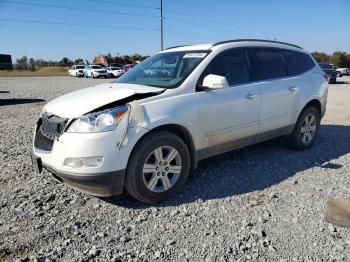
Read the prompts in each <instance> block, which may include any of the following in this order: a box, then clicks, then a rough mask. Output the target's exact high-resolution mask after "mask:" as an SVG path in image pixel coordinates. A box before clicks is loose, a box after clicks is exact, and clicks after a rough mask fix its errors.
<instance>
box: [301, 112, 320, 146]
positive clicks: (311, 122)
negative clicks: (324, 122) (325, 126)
mask: <svg viewBox="0 0 350 262" xmlns="http://www.w3.org/2000/svg"><path fill="white" fill-rule="evenodd" d="M316 129H317V122H316V117H315V116H314V115H313V114H308V115H307V116H306V117H305V119H304V122H303V125H302V126H301V130H300V136H301V141H302V142H303V143H304V144H309V143H311V141H312V139H313V138H314V136H315V133H316Z"/></svg>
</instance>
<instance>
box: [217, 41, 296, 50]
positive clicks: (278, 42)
mask: <svg viewBox="0 0 350 262" xmlns="http://www.w3.org/2000/svg"><path fill="white" fill-rule="evenodd" d="M235 42H264V43H275V44H283V45H289V46H293V47H296V48H300V49H303V48H302V47H300V46H297V45H293V44H289V43H285V42H280V41H273V40H262V39H234V40H226V41H221V42H217V43H215V44H213V45H212V46H217V45H222V44H227V43H235Z"/></svg>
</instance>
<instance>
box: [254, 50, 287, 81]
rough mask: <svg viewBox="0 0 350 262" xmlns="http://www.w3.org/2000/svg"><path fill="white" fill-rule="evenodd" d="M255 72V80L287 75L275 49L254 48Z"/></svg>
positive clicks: (279, 55) (280, 57)
mask: <svg viewBox="0 0 350 262" xmlns="http://www.w3.org/2000/svg"><path fill="white" fill-rule="evenodd" d="M254 53H255V63H254V64H255V74H256V78H257V80H264V79H272V78H280V77H284V76H286V75H287V73H286V68H285V65H284V62H283V59H282V56H281V54H280V53H279V51H278V50H276V49H256V50H255V51H254Z"/></svg>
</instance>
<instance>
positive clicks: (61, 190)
mask: <svg viewBox="0 0 350 262" xmlns="http://www.w3.org/2000/svg"><path fill="white" fill-rule="evenodd" d="M339 80H341V81H349V80H350V77H342V78H340V79H339ZM106 81H110V80H103V79H98V80H87V79H76V78H69V77H50V78H45V77H38V78H36V77H32V78H0V104H2V106H0V134H1V140H0V236H1V237H0V261H12V260H19V261H29V260H32V261H89V260H95V261H154V260H160V261H165V260H173V261H246V260H253V261H267V260H268V261H333V260H335V261H341V260H343V261H350V260H349V258H350V230H349V229H347V228H340V227H337V226H333V225H331V224H328V223H327V222H325V220H324V204H325V202H326V201H327V199H328V198H329V197H331V196H343V197H345V198H349V193H350V181H349V171H350V162H349V160H350V153H349V152H350V102H349V99H350V85H349V84H337V85H331V87H330V90H329V100H328V101H329V102H328V110H327V113H326V116H325V118H324V119H323V122H322V126H321V130H320V133H319V137H318V140H317V142H316V145H315V146H314V147H313V148H312V149H310V150H308V151H305V152H297V151H293V150H290V149H287V148H285V147H284V146H283V140H282V139H276V140H273V141H270V142H265V143H262V144H259V145H255V146H251V147H248V148H245V149H241V150H237V151H234V152H231V153H227V154H224V155H221V156H217V157H214V158H211V159H208V160H204V161H202V162H201V163H200V164H199V168H198V170H197V171H196V172H195V174H194V175H192V176H191V177H190V178H189V180H188V182H187V184H186V185H185V187H184V188H183V190H182V191H181V193H180V194H179V195H178V196H177V198H174V199H171V200H169V201H167V202H165V203H162V204H160V205H156V206H148V205H143V204H140V203H138V202H135V201H133V200H132V199H130V198H129V197H128V196H125V195H123V196H118V197H114V198H110V199H104V200H103V199H99V198H96V197H92V196H89V195H86V194H83V193H79V192H76V191H74V190H71V189H69V188H68V187H66V186H65V185H62V184H59V183H57V182H55V181H53V180H52V179H51V177H50V176H49V174H48V173H47V172H44V173H42V174H40V175H39V174H34V173H33V172H32V171H31V161H30V153H29V152H30V144H31V137H32V127H33V125H34V123H35V121H36V120H37V117H38V114H39V112H40V110H41V108H42V107H43V105H44V104H45V102H38V100H33V99H45V100H47V101H48V100H51V99H53V98H55V97H57V96H59V95H62V94H64V93H66V92H69V91H72V90H76V89H79V88H82V87H85V86H87V85H89V84H91V83H102V82H106ZM4 91H8V92H9V93H7V92H4ZM12 98H14V99H12ZM35 101H36V102H38V103H29V102H35ZM16 103H23V104H16ZM4 104H8V105H4ZM9 104H10V105H9Z"/></svg>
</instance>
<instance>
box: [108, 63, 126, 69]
mask: <svg viewBox="0 0 350 262" xmlns="http://www.w3.org/2000/svg"><path fill="white" fill-rule="evenodd" d="M108 67H120V68H123V65H122V64H118V63H110V64H109V65H108Z"/></svg>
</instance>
